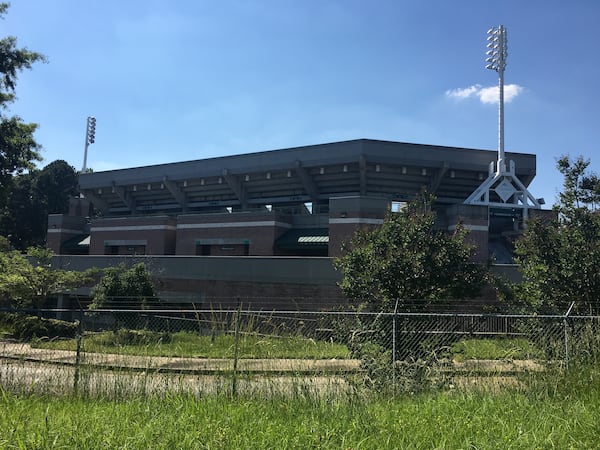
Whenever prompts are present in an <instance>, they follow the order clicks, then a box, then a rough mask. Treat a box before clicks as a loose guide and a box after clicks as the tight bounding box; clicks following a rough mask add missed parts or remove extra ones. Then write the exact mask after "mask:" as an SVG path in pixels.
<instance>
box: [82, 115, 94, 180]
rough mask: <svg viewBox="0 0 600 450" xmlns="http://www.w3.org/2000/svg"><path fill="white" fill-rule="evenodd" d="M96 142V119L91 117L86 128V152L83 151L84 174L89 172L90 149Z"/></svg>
mask: <svg viewBox="0 0 600 450" xmlns="http://www.w3.org/2000/svg"><path fill="white" fill-rule="evenodd" d="M95 141H96V118H95V117H92V116H89V117H88V118H87V122H86V127H85V150H84V151H83V168H82V169H81V171H82V172H85V171H86V170H87V154H88V147H89V145H90V144H93V143H94V142H95Z"/></svg>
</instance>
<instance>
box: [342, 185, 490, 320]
mask: <svg viewBox="0 0 600 450" xmlns="http://www.w3.org/2000/svg"><path fill="white" fill-rule="evenodd" d="M430 205H431V199H428V198H427V196H426V195H425V194H424V195H423V196H422V197H419V198H418V199H416V200H415V201H413V202H411V203H409V204H408V205H407V206H406V207H405V208H404V209H402V210H401V211H400V212H399V213H389V214H388V216H387V217H386V219H385V220H384V223H383V225H382V226H381V227H378V228H375V229H370V230H369V229H361V230H359V231H358V232H357V234H356V235H355V236H354V238H353V239H352V240H351V241H350V243H349V245H347V246H345V248H344V251H345V254H344V255H343V256H341V257H340V258H337V259H336V260H335V262H334V264H335V267H336V268H337V269H338V270H340V271H341V272H342V274H343V279H342V282H341V283H340V287H341V289H342V291H343V292H344V294H345V295H346V296H347V297H349V298H351V299H354V300H357V301H359V302H366V303H367V304H368V305H369V307H370V308H371V309H372V310H374V311H391V310H393V308H394V306H395V303H396V300H399V301H400V304H401V305H402V302H404V301H405V300H411V299H419V300H440V299H450V298H465V297H473V296H476V295H477V294H478V293H479V292H480V290H481V288H482V287H483V285H484V284H485V279H486V270H485V268H484V267H482V266H481V265H478V264H477V263H475V262H473V260H472V257H473V250H474V249H473V246H471V245H469V244H467V243H466V241H465V237H466V235H467V231H466V230H465V229H463V228H461V227H458V228H457V230H456V231H455V232H454V233H453V234H448V233H446V232H444V231H441V230H437V229H436V228H435V213H434V212H432V211H431V208H430Z"/></svg>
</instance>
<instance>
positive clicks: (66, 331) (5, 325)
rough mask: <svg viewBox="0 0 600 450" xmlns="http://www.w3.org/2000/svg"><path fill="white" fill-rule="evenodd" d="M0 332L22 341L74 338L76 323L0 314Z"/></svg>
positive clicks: (22, 315)
mask: <svg viewBox="0 0 600 450" xmlns="http://www.w3.org/2000/svg"><path fill="white" fill-rule="evenodd" d="M0 330H2V331H3V333H4V334H6V335H7V336H9V337H11V338H14V339H19V340H22V341H30V340H32V339H36V338H46V339H55V338H74V337H75V335H76V333H77V323H73V322H65V321H63V320H57V319H46V318H43V317H35V316H28V315H25V314H12V313H0Z"/></svg>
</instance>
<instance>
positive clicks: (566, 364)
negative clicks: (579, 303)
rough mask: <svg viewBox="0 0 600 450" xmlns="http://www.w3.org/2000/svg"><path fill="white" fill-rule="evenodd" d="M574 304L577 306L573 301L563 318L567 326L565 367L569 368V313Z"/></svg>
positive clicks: (565, 326)
mask: <svg viewBox="0 0 600 450" xmlns="http://www.w3.org/2000/svg"><path fill="white" fill-rule="evenodd" d="M573 306H575V302H571V306H569V309H568V310H567V313H566V314H565V316H564V318H563V325H564V328H565V367H566V368H567V369H568V368H569V323H568V319H569V315H570V314H571V311H572V310H573Z"/></svg>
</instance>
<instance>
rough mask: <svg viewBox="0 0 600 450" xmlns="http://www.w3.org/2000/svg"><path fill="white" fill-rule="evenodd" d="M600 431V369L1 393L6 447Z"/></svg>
mask: <svg viewBox="0 0 600 450" xmlns="http://www.w3.org/2000/svg"><path fill="white" fill-rule="evenodd" d="M599 435H600V380H599V377H598V374H597V373H586V374H579V375H577V376H576V377H575V378H573V377H571V378H557V379H551V378H548V379H544V380H538V381H537V382H536V384H534V385H533V386H531V387H530V388H529V389H528V390H507V391H503V392H500V393H485V392H473V391H471V392H468V391H467V392H465V391H462V392H456V391H453V392H431V393H425V394H420V395H416V396H404V397H396V398H383V396H374V395H373V396H367V397H359V396H357V395H350V394H349V395H339V396H337V397H333V398H331V397H327V398H316V397H307V396H302V395H297V396H295V397H293V398H291V399H290V398H279V397H275V398H264V397H263V398H251V397H247V398H246V397H242V398H237V399H233V398H231V397H228V396H219V395H216V396H207V397H199V398H198V397H193V396H191V395H172V396H168V395H167V396H164V397H161V398H152V397H151V398H141V397H139V398H133V399H122V400H106V399H94V400H89V399H84V398H76V397H57V398H53V397H46V396H35V395H30V396H25V395H17V394H12V393H7V392H4V393H2V392H1V391H0V448H2V449H11V448H78V449H92V448H93V449H96V448H107V449H109V448H127V449H146V448H179V449H196V448H200V449H202V448H206V449H208V448H210V449H230V448H253V449H271V448H277V449H297V448H322V449H328V448H331V449H348V448H352V449H387V448H390V449H391V448H402V449H422V448H440V449H442V448H443V449H497V448H502V449H536V448H543V449H546V448H549V449H550V448H556V449H569V448H571V449H588V448H597V446H598V436H599Z"/></svg>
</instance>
